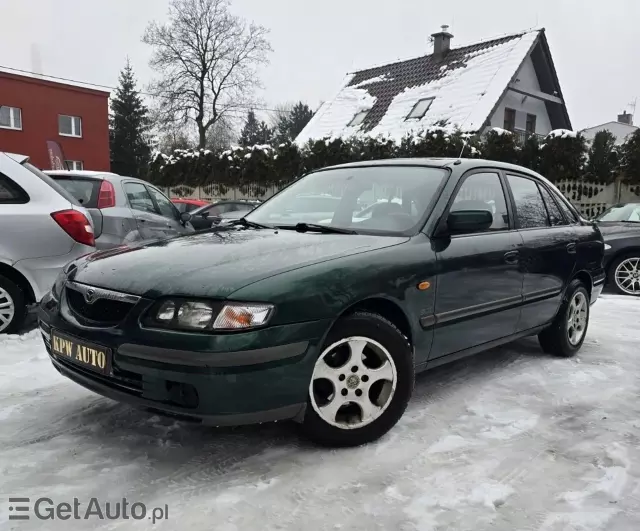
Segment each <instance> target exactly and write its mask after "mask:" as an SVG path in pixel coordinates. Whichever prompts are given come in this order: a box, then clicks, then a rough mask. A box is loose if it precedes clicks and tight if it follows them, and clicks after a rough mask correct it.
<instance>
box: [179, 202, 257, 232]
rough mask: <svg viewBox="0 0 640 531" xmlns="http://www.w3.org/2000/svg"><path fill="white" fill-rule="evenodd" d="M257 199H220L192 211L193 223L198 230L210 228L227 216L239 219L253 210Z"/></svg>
mask: <svg viewBox="0 0 640 531" xmlns="http://www.w3.org/2000/svg"><path fill="white" fill-rule="evenodd" d="M258 204H260V203H259V202H257V201H241V200H238V201H218V202H216V203H212V204H210V205H207V206H203V207H200V208H198V209H197V210H193V211H192V212H191V224H192V225H193V228H194V229H196V230H203V229H210V228H211V227H212V226H213V225H218V224H219V223H220V222H222V221H223V220H224V219H225V218H229V219H239V218H241V217H243V216H244V215H245V214H248V213H249V212H251V211H252V210H253V209H254V208H255V207H256V205H258Z"/></svg>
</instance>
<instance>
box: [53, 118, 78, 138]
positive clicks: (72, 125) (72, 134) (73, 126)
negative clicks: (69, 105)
mask: <svg viewBox="0 0 640 531" xmlns="http://www.w3.org/2000/svg"><path fill="white" fill-rule="evenodd" d="M61 116H65V117H67V118H71V134H68V133H61V132H60V117H61ZM74 118H77V119H78V123H79V124H80V134H74V130H75V125H74V123H75V122H74ZM82 133H83V128H82V116H73V115H71V114H59V115H58V135H60V136H66V137H68V138H82Z"/></svg>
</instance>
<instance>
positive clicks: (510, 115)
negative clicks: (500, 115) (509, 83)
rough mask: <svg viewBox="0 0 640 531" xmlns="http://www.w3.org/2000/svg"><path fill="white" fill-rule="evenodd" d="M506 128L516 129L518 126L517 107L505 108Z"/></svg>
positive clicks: (509, 129)
mask: <svg viewBox="0 0 640 531" xmlns="http://www.w3.org/2000/svg"><path fill="white" fill-rule="evenodd" d="M504 128H505V129H506V130H507V131H514V130H515V128H516V111H515V109H509V108H508V107H507V108H506V109H505V110H504Z"/></svg>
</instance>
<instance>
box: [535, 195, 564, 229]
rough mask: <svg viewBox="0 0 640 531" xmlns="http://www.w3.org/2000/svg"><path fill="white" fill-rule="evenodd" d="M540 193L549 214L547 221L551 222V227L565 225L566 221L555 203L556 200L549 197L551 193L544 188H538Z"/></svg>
mask: <svg viewBox="0 0 640 531" xmlns="http://www.w3.org/2000/svg"><path fill="white" fill-rule="evenodd" d="M539 188H540V191H541V192H542V198H543V199H544V203H545V204H546V205H547V212H548V213H549V221H550V222H551V226H552V227H559V226H561V225H566V224H567V221H566V220H565V219H564V216H563V215H562V211H561V210H560V207H559V206H558V203H556V200H555V199H554V198H553V196H552V195H551V192H549V190H547V189H546V188H545V187H544V186H540V187H539Z"/></svg>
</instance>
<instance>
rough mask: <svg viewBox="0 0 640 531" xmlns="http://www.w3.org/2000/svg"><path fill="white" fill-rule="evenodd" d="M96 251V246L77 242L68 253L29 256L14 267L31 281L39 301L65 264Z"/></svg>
mask: <svg viewBox="0 0 640 531" xmlns="http://www.w3.org/2000/svg"><path fill="white" fill-rule="evenodd" d="M94 251H95V248H94V247H89V246H87V245H83V244H81V243H75V244H74V245H73V247H72V248H71V251H70V252H69V253H68V254H63V255H60V256H46V257H43V258H27V259H25V260H20V261H19V262H16V263H15V264H14V265H13V267H15V268H16V269H17V270H18V271H20V273H22V274H23V275H24V277H25V278H26V279H27V280H28V281H29V284H30V285H31V289H32V290H33V294H34V295H35V299H36V302H38V301H40V299H42V297H44V295H45V293H47V292H48V291H49V290H50V289H51V287H52V286H53V283H54V282H55V281H56V278H57V277H58V275H59V274H60V271H62V268H63V267H64V266H66V265H67V264H68V263H69V262H72V261H73V260H77V259H78V258H80V257H81V256H85V255H87V254H90V253H92V252H94Z"/></svg>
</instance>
